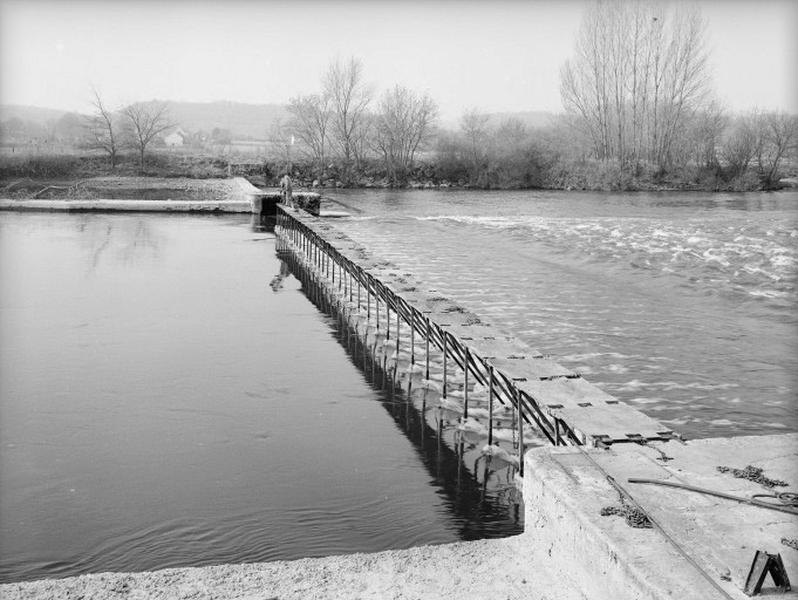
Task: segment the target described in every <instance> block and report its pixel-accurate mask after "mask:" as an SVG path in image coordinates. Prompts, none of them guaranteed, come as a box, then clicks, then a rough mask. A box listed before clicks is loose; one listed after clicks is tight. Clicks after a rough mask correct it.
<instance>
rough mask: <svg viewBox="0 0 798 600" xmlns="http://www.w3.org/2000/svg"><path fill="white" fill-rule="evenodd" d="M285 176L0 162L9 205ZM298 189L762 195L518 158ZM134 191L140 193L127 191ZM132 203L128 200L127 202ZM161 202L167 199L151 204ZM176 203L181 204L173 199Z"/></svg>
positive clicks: (354, 172)
mask: <svg viewBox="0 0 798 600" xmlns="http://www.w3.org/2000/svg"><path fill="white" fill-rule="evenodd" d="M796 168H798V166H796V165H794V164H792V163H789V164H785V166H784V169H782V172H783V175H782V178H781V180H778V183H777V184H776V185H775V186H773V185H770V187H768V188H767V189H783V188H794V187H796V185H798V178H796V175H797V174H798V173H797V172H796ZM285 170H286V163H285V161H284V160H281V159H280V160H278V159H255V158H252V159H249V160H244V159H242V158H238V159H235V160H228V159H227V158H224V159H223V158H213V157H210V156H204V155H196V156H195V155H191V154H179V155H171V154H166V153H154V154H153V155H151V156H150V157H149V159H148V163H147V166H146V169H145V170H144V171H141V169H139V167H138V166H137V165H133V164H131V163H129V162H122V163H121V164H119V165H117V167H116V168H115V169H113V170H111V169H110V168H109V167H108V165H107V163H106V162H105V160H104V158H103V157H102V156H95V155H91V156H61V155H41V156H29V157H22V156H20V157H16V158H14V159H10V158H9V157H3V158H2V159H0V195H2V196H4V197H15V198H16V197H25V198H31V197H36V198H39V197H46V198H64V197H66V196H68V197H72V198H114V197H117V196H115V195H109V194H118V193H125V192H124V191H123V190H119V189H118V188H117V187H116V186H115V185H114V184H113V181H114V180H129V181H133V180H136V179H138V180H139V184H138V185H139V190H140V191H143V192H144V193H146V194H157V193H158V192H157V190H155V189H151V188H149V187H148V183H149V182H150V181H152V180H156V179H164V180H171V182H172V186H173V188H172V191H173V193H178V192H180V193H181V194H182V196H183V197H181V198H179V199H185V200H195V199H196V198H193V197H185V196H191V195H192V194H196V193H197V190H198V189H199V190H200V193H202V192H201V188H202V187H204V182H207V181H219V180H224V179H227V178H230V177H234V176H238V177H245V178H247V179H248V180H249V181H251V182H252V183H254V184H255V185H258V186H259V187H276V186H278V185H279V180H280V178H281V176H282V174H283V173H284V172H285ZM290 171H291V175H292V177H293V179H294V184H295V186H296V187H301V188H306V189H322V190H324V189H339V188H345V189H472V190H523V189H534V190H566V191H649V192H659V191H661V192H666V191H667V192H696V191H698V192H745V191H762V190H764V189H766V188H765V186H764V184H763V181H762V179H761V177H760V176H759V175H758V174H757V172H756V170H755V169H753V168H749V169H748V171H746V172H744V173H741V174H735V175H732V174H731V173H729V172H727V171H728V169H724V168H723V167H721V166H719V165H718V166H715V167H698V166H695V165H690V166H684V167H680V168H679V169H673V170H671V171H669V172H660V171H659V170H657V169H654V168H653V167H652V166H650V165H642V166H641V167H640V168H639V169H637V170H636V171H635V172H634V173H632V172H629V170H628V169H622V168H621V167H620V166H619V165H618V164H617V163H613V162H611V161H610V162H605V161H597V160H589V159H585V160H572V159H568V160H566V159H562V160H559V161H557V160H549V161H543V162H540V161H537V160H532V159H529V160H526V159H522V158H520V157H514V158H513V160H512V161H510V162H509V163H506V164H505V163H502V162H496V163H490V164H485V165H481V166H480V167H479V170H478V172H474V171H473V168H472V167H470V166H469V165H468V164H466V163H463V162H462V160H460V161H455V162H453V163H452V162H451V161H449V160H443V159H438V160H435V159H429V160H428V161H425V162H418V163H417V164H416V165H415V166H414V167H413V168H412V169H410V171H409V172H408V173H406V174H405V175H403V176H402V177H401V178H400V179H393V178H391V177H389V175H388V173H387V172H386V170H385V168H384V165H382V164H381V163H380V161H377V160H375V159H366V160H364V161H362V164H360V165H359V166H358V168H356V169H350V170H348V171H347V170H344V169H343V168H342V167H341V166H340V165H338V164H336V163H335V162H334V161H333V162H330V164H328V165H327V166H326V167H325V168H324V169H319V168H318V167H317V166H316V165H313V164H309V163H307V162H304V161H294V162H292V163H291V164H290ZM129 189H130V190H131V191H135V186H131V187H130V188H129ZM128 197H129V196H128ZM153 199H163V198H160V197H159V198H153ZM172 199H176V198H174V197H173V198H172Z"/></svg>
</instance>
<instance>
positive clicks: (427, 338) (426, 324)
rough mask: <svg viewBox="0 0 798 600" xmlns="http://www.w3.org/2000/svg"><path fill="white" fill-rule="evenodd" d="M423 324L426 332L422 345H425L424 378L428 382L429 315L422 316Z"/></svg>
mask: <svg viewBox="0 0 798 600" xmlns="http://www.w3.org/2000/svg"><path fill="white" fill-rule="evenodd" d="M424 323H425V326H426V331H425V332H424V344H425V345H426V352H425V358H426V363H427V366H426V371H425V372H424V373H425V375H424V378H425V379H426V380H427V381H429V315H425V316H424Z"/></svg>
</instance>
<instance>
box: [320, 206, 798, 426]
mask: <svg viewBox="0 0 798 600" xmlns="http://www.w3.org/2000/svg"><path fill="white" fill-rule="evenodd" d="M331 196H332V198H331V199H332V200H333V201H336V202H338V203H340V204H343V205H344V206H345V207H346V208H347V209H348V210H349V212H350V213H351V214H352V217H350V218H345V219H340V220H339V221H337V222H336V226H337V227H339V228H341V229H343V230H344V231H345V232H346V233H348V234H349V235H351V236H352V237H353V238H354V239H355V240H357V241H358V242H361V243H363V244H364V245H365V246H366V247H368V248H370V249H371V250H373V252H374V254H375V255H377V256H381V257H384V258H387V259H390V260H391V261H392V262H394V263H395V264H396V265H398V266H399V267H400V268H402V269H407V270H408V271H410V272H412V273H414V274H415V275H416V276H417V277H418V278H419V279H421V280H422V281H426V282H428V283H429V285H430V287H434V288H435V289H437V290H438V291H440V292H442V293H445V294H447V295H449V296H450V297H451V298H453V299H455V300H457V301H459V302H460V303H462V304H463V305H464V306H466V307H468V308H470V309H471V310H473V311H474V312H476V313H477V314H478V315H480V317H481V318H483V320H487V321H489V322H491V323H492V324H494V325H495V326H497V327H499V328H501V329H503V330H505V331H508V332H511V333H513V334H516V335H517V336H519V337H520V338H522V339H523V340H524V341H526V342H528V343H529V344H530V345H532V346H533V347H535V348H537V349H538V350H540V351H542V352H544V353H546V354H549V355H551V356H552V357H553V358H555V359H556V360H557V361H559V362H560V363H561V364H563V365H565V366H568V367H570V368H572V369H574V370H576V371H577V372H579V373H581V374H582V375H584V376H585V377H586V378H587V379H588V380H589V381H591V382H593V383H595V384H597V385H599V386H600V387H601V388H603V389H604V390H606V391H607V392H609V393H611V394H613V395H615V396H616V397H618V398H620V399H622V400H624V401H627V402H629V403H631V404H633V405H636V406H638V407H639V408H640V409H641V410H642V411H644V412H646V413H647V414H649V415H651V416H652V417H654V418H656V419H659V420H660V421H662V422H663V423H666V424H667V425H669V426H671V427H672V428H673V429H674V430H676V431H678V432H680V433H682V434H684V435H685V436H686V437H688V438H690V437H710V436H726V435H743V434H759V433H765V432H787V431H798V409H797V408H796V407H797V405H798V402H797V401H796V397H797V396H798V375H796V374H798V310H797V309H798V289H797V288H796V283H797V282H798V267H797V265H796V260H797V259H798V256H797V254H798V193H795V192H781V193H769V194H765V193H757V194H733V195H731V194H730V195H723V194H666V193H662V194H596V193H532V192H492V193H486V192H431V191H423V192H421V191H419V192H392V191H386V192H371V191H369V192H348V193H336V194H332V195H331Z"/></svg>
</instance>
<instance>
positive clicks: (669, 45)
mask: <svg viewBox="0 0 798 600" xmlns="http://www.w3.org/2000/svg"><path fill="white" fill-rule="evenodd" d="M705 33H706V24H705V21H704V20H703V19H702V17H701V15H700V13H699V12H698V10H697V9H695V8H685V7H683V6H672V5H668V4H664V3H653V2H650V3H645V2H625V1H624V0H608V1H597V2H595V3H594V4H593V5H592V6H591V7H590V8H589V9H588V10H587V12H586V14H585V16H584V18H583V20H582V25H581V29H580V32H579V35H578V37H577V40H576V46H575V53H574V56H573V58H572V59H570V60H568V61H566V63H565V64H564V65H563V67H562V69H561V79H560V91H561V95H562V100H563V105H564V106H565V108H566V110H567V111H568V112H569V113H570V114H572V115H574V116H575V117H577V119H576V123H577V124H578V126H579V127H580V128H581V129H582V130H583V132H584V133H585V135H587V136H588V137H589V139H590V140H591V141H592V144H593V153H594V155H595V156H596V157H597V158H599V159H602V160H609V159H612V160H619V161H620V162H621V163H622V164H630V163H636V162H637V161H638V160H639V159H640V158H641V157H645V158H647V159H648V160H649V161H651V162H653V163H654V164H656V165H658V166H660V167H664V166H667V165H668V164H669V163H670V161H671V160H672V158H673V155H674V151H675V145H676V144H677V140H679V139H680V138H681V137H682V136H683V135H684V134H685V128H686V126H687V124H688V123H689V122H690V119H691V117H692V116H693V115H694V114H695V112H696V111H697V110H699V109H701V108H702V106H703V105H704V104H705V102H706V100H707V98H708V94H709V77H708V66H707V61H708V54H707V51H706V49H705V44H704V39H705Z"/></svg>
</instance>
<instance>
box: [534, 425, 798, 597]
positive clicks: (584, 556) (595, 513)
mask: <svg viewBox="0 0 798 600" xmlns="http://www.w3.org/2000/svg"><path fill="white" fill-rule="evenodd" d="M748 465H753V466H755V467H761V468H763V474H764V475H765V476H767V477H770V478H772V479H780V480H784V481H786V482H788V483H789V484H790V485H789V487H775V488H766V487H764V486H763V485H761V484H759V483H755V482H753V481H749V480H746V479H738V478H735V477H734V476H733V475H732V474H731V473H730V472H726V473H722V472H720V471H718V469H717V467H730V468H736V469H744V468H745V467H746V466H748ZM526 468H527V471H526V477H525V479H524V503H525V505H526V514H525V516H526V520H525V526H526V532H525V535H528V536H530V537H532V538H534V539H535V540H536V541H537V543H538V544H540V545H542V546H544V547H546V548H547V552H546V553H545V554H544V556H547V557H548V559H547V564H546V565H545V570H546V571H549V572H554V573H556V572H559V574H560V576H561V577H562V578H563V579H566V580H568V581H570V583H571V585H573V586H575V587H577V588H578V589H580V590H582V591H584V592H585V593H586V595H587V596H588V597H590V598H651V599H654V598H656V599H663V598H701V599H714V598H720V599H724V598H725V599H728V598H735V599H740V600H742V599H743V598H748V596H746V595H745V594H744V593H743V592H742V589H743V588H744V586H745V581H746V577H747V575H748V572H749V570H750V568H751V564H752V562H753V559H754V554H755V552H756V551H757V550H764V551H767V552H769V553H773V554H780V555H781V557H782V559H783V560H784V565H785V568H786V571H787V574H788V575H789V576H791V577H792V580H793V582H795V583H798V551H796V550H795V549H794V548H792V547H789V546H787V545H785V544H783V543H782V539H787V540H790V539H792V540H795V539H798V516H796V515H794V514H787V513H784V512H777V511H775V510H770V509H766V508H760V507H756V506H750V505H747V504H741V503H738V502H735V501H732V500H726V499H722V498H718V497H713V496H709V495H705V494H700V493H696V492H693V491H687V490H683V489H677V488H672V487H663V486H658V485H651V484H635V483H629V482H628V479H629V478H630V477H634V478H650V479H655V480H665V481H672V482H680V483H685V484H690V485H693V486H698V487H701V488H707V489H711V490H715V491H719V492H725V493H727V494H733V495H736V496H742V497H747V498H750V497H751V496H752V495H753V494H773V493H774V492H783V491H790V492H795V491H796V490H798V486H796V484H798V472H797V471H798V434H790V435H774V436H751V437H739V438H718V439H704V440H695V441H692V442H688V443H686V444H682V443H679V442H668V443H657V444H651V445H649V446H642V447H641V446H639V445H637V444H616V445H613V446H612V447H611V449H609V450H600V449H580V448H575V447H559V448H539V449H537V450H533V451H531V452H529V453H528V454H527V456H526ZM608 476H609V477H612V478H613V480H614V481H615V482H616V484H618V485H620V486H621V487H622V488H623V490H625V491H626V492H628V494H629V495H630V496H631V499H633V500H634V502H636V503H637V504H638V505H639V506H640V507H641V508H642V509H643V510H644V511H645V513H646V514H647V515H649V516H650V517H651V519H652V520H653V521H654V522H655V523H656V524H657V525H659V526H660V527H655V528H652V529H635V528H632V527H630V526H629V525H627V523H626V521H625V519H624V518H623V517H621V516H601V511H602V509H603V508H605V507H608V506H616V507H618V506H620V505H621V500H620V495H621V494H620V493H619V490H618V488H617V487H616V486H615V485H613V483H612V482H611V481H609V480H608ZM765 500H767V498H765ZM771 500H773V501H774V502H778V501H777V500H775V499H771ZM626 502H627V504H631V502H630V500H629V497H627V498H626ZM782 506H783V505H782ZM685 555H687V556H685ZM688 557H689V558H688ZM541 566H544V565H541ZM768 588H770V593H773V591H774V590H773V581H772V580H771V579H770V577H769V576H768V577H767V579H766V581H765V585H764V587H763V593H766V592H767V591H768ZM779 597H780V598H796V597H798V593H796V592H793V593H790V594H787V595H780V596H779Z"/></svg>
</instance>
